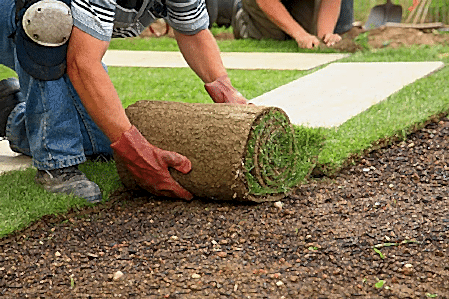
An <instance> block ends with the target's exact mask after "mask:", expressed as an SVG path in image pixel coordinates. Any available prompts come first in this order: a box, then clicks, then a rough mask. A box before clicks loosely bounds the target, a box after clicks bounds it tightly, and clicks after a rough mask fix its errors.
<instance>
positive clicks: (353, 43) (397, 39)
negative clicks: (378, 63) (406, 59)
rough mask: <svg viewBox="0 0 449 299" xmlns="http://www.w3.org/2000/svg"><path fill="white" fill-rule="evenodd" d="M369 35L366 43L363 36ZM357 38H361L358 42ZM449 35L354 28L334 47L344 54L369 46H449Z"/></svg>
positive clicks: (376, 47) (414, 30)
mask: <svg viewBox="0 0 449 299" xmlns="http://www.w3.org/2000/svg"><path fill="white" fill-rule="evenodd" d="M362 34H364V35H367V36H366V38H365V41H364V40H363V37H364V36H363V35H362ZM357 37H359V38H358V39H359V40H357ZM448 43H449V34H442V33H438V31H435V30H419V29H413V28H395V27H380V28H377V29H373V30H370V31H368V32H366V31H365V30H363V29H362V28H360V27H353V28H352V29H351V30H350V31H348V32H347V33H345V34H343V35H342V40H341V41H340V42H339V43H337V44H336V45H335V46H333V48H334V49H337V50H340V51H344V52H356V51H358V50H362V49H363V48H364V47H366V46H369V47H370V48H372V49H380V48H393V49H395V48H398V47H402V46H411V45H429V46H434V45H438V44H448Z"/></svg>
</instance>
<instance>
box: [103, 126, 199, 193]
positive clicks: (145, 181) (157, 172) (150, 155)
mask: <svg viewBox="0 0 449 299" xmlns="http://www.w3.org/2000/svg"><path fill="white" fill-rule="evenodd" d="M111 148H112V149H113V150H114V152H115V154H116V155H117V156H118V157H119V158H120V159H121V160H122V161H123V162H124V164H125V166H126V168H127V169H128V170H129V171H130V172H131V173H132V174H133V176H134V179H135V180H136V181H137V184H138V185H139V186H140V187H142V188H143V189H145V190H147V191H149V192H151V193H152V194H155V195H159V196H168V197H179V198H183V199H186V200H190V199H192V197H193V195H192V194H191V193H190V192H189V191H187V190H186V189H184V188H183V187H181V185H179V183H178V182H176V181H175V180H174V179H173V178H172V176H171V175H170V172H169V170H168V168H169V167H173V168H174V169H176V170H178V171H180V172H181V173H184V174H187V173H188V172H189V171H190V170H191V168H192V164H191V162H190V160H189V159H187V158H186V157H184V156H183V155H180V154H178V153H175V152H170V151H165V150H162V149H160V148H157V147H155V146H154V145H152V144H150V143H149V142H148V141H147V140H146V139H145V137H143V136H142V134H140V132H139V131H138V130H137V128H136V127H134V126H132V127H131V129H130V130H128V131H126V132H125V133H123V135H122V136H121V137H120V139H119V140H117V141H116V142H114V143H113V144H111Z"/></svg>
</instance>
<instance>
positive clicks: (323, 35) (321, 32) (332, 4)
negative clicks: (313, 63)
mask: <svg viewBox="0 0 449 299" xmlns="http://www.w3.org/2000/svg"><path fill="white" fill-rule="evenodd" d="M340 7H341V0H322V1H321V4H320V8H319V10H318V20H317V31H318V38H320V39H322V40H323V42H324V43H325V44H326V45H327V46H332V45H334V44H335V43H337V42H339V41H340V40H341V36H340V35H338V34H334V30H335V25H336V24H337V21H338V16H339V15H340Z"/></svg>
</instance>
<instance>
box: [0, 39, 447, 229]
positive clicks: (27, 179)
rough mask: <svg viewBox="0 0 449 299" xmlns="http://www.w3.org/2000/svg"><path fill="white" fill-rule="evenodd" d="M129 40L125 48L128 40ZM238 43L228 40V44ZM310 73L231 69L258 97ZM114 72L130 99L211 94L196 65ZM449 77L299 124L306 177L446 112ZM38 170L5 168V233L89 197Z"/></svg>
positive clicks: (400, 52) (440, 49) (0, 179)
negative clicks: (46, 180) (54, 188)
mask: <svg viewBox="0 0 449 299" xmlns="http://www.w3.org/2000/svg"><path fill="white" fill-rule="evenodd" d="M123 42H124V44H123V47H124V48H126V47H128V46H129V45H126V43H125V41H123ZM127 42H130V41H127ZM145 42H147V41H145ZM166 42H168V41H164V40H163V39H154V40H153V41H152V43H154V45H153V47H154V48H152V49H157V48H158V47H160V49H162V48H163V47H164V43H166ZM170 42H173V41H170ZM158 43H160V44H159V45H156V44H158ZM241 45H246V46H245V47H246V48H245V50H248V51H251V50H253V51H256V50H261V49H263V51H268V52H273V51H278V50H279V49H283V50H285V51H286V52H291V51H297V49H296V48H295V45H294V44H292V43H290V42H277V43H270V42H269V41H266V42H255V41H252V42H248V43H242V44H240V46H241ZM174 46H175V45H174ZM221 47H222V48H223V47H225V46H224V45H223V44H222V45H221ZM226 47H227V45H226ZM233 47H234V46H233V45H232V43H230V45H229V49H231V48H233ZM251 47H252V48H251ZM314 51H321V50H314ZM446 53H449V47H448V46H443V45H439V46H434V47H411V48H401V49H394V50H391V49H381V50H366V51H363V52H359V53H356V54H353V55H351V56H350V57H348V58H346V59H344V60H343V61H348V62H358V61H424V60H443V61H445V62H446V63H447V62H448V58H447V57H446V58H443V57H444V56H442V54H446ZM308 73H310V71H309V72H304V71H274V70H257V71H244V70H229V74H230V77H231V79H232V82H233V84H234V85H235V86H236V87H237V88H238V89H239V90H240V91H241V92H242V93H243V95H244V96H246V97H247V98H254V97H256V96H258V95H261V94H263V93H264V92H267V91H269V90H272V89H274V88H276V87H278V86H280V85H283V84H285V83H288V82H290V81H292V80H295V79H297V78H299V77H301V76H304V75H306V74H308ZM109 74H110V77H111V79H112V81H113V83H114V85H115V86H116V88H117V91H118V93H119V96H120V98H121V99H122V101H123V104H124V106H125V107H126V106H128V105H129V104H131V103H134V102H135V101H137V100H141V99H153V100H154V99H157V100H174V101H184V102H202V103H205V102H211V100H210V98H209V97H208V95H207V93H206V92H205V91H204V88H203V84H202V82H201V81H200V80H199V79H198V78H197V77H196V76H195V74H194V73H193V72H192V71H191V70H190V69H151V68H118V67H110V68H109ZM12 75H15V74H14V73H13V72H11V71H9V70H7V69H6V68H4V67H1V66H0V79H2V78H6V77H9V76H12ZM448 79H449V69H448V67H445V68H443V69H442V70H440V71H438V72H436V73H435V74H432V75H430V76H429V77H426V78H423V79H421V80H418V81H417V82H415V83H413V84H411V85H409V86H407V87H405V88H403V89H402V90H401V91H399V92H398V93H396V94H394V95H392V96H391V97H390V98H389V99H387V100H386V101H384V102H382V103H379V104H377V105H374V106H373V107H371V108H370V109H368V110H367V111H365V112H363V113H361V114H359V115H357V116H356V117H354V118H352V119H351V120H349V121H347V122H346V123H344V124H342V125H341V126H340V127H338V128H336V129H325V128H306V127H295V135H296V142H297V149H298V155H299V156H300V157H301V159H302V161H301V163H300V169H299V168H298V172H301V173H302V176H303V178H304V177H305V175H306V174H307V173H308V172H309V171H310V169H311V168H312V167H313V166H314V165H315V164H317V165H318V167H319V168H320V169H322V170H324V171H327V172H332V171H335V170H337V169H338V168H339V167H341V166H342V165H344V164H345V163H347V162H348V161H350V160H348V159H349V158H351V157H352V156H353V155H357V154H360V153H363V152H365V151H367V150H369V149H370V148H372V147H373V146H376V144H377V142H378V141H379V140H383V139H386V140H391V139H394V138H401V137H403V136H404V135H405V134H406V133H407V132H408V131H409V130H410V128H412V127H413V126H415V125H417V124H419V123H422V122H424V121H426V120H427V119H429V117H430V116H432V115H436V114H439V113H442V112H447V111H448V105H449V96H448V94H449V92H448V87H447V82H448ZM174 86H175V87H174ZM82 170H83V171H85V172H86V173H87V174H88V176H89V177H90V178H92V179H93V180H94V181H95V182H97V183H98V184H99V185H100V187H101V188H102V190H104V194H105V197H107V195H108V194H109V193H110V192H111V191H112V190H114V189H116V188H117V186H119V180H118V176H117V173H116V171H115V168H114V165H113V163H106V164H105V163H87V164H85V165H82ZM34 173H35V170H26V171H15V172H11V173H8V174H5V175H2V176H0V185H1V186H2V188H0V198H1V199H2V200H1V202H0V237H1V236H4V235H6V234H9V233H11V232H13V231H15V230H18V229H21V228H24V227H26V226H28V225H29V224H30V223H31V222H33V221H35V220H37V219H39V218H40V217H42V216H43V215H46V214H55V213H64V212H66V211H67V210H68V209H71V208H77V207H82V206H83V205H85V203H84V202H83V201H82V200H78V199H75V198H73V197H69V196H63V195H52V194H49V193H47V192H45V191H43V190H42V189H41V188H39V187H38V186H36V185H35V184H34V182H33V176H34Z"/></svg>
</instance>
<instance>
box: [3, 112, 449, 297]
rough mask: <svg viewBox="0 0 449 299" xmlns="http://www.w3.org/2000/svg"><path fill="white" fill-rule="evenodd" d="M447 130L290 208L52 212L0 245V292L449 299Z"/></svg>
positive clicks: (319, 184)
mask: <svg viewBox="0 0 449 299" xmlns="http://www.w3.org/2000/svg"><path fill="white" fill-rule="evenodd" d="M448 136H449V119H447V118H443V119H441V120H440V121H438V122H435V123H430V124H429V125H427V126H426V127H425V128H424V129H422V130H420V131H418V132H416V133H414V134H411V135H410V136H409V137H408V139H407V140H406V141H403V142H400V143H397V144H393V145H391V146H389V147H387V148H384V149H381V150H378V151H375V152H372V153H371V154H369V155H368V156H366V157H365V158H364V159H363V160H361V162H360V163H358V164H356V165H354V166H352V167H349V168H347V169H344V170H343V171H342V172H341V173H339V174H338V175H337V176H336V177H335V178H332V179H328V178H326V179H322V180H312V181H310V182H309V184H307V185H304V186H302V187H299V188H298V189H297V190H296V191H295V192H294V195H292V196H290V197H288V198H287V199H285V200H283V207H282V208H280V207H277V206H276V205H274V204H273V203H268V202H266V203H262V204H257V205H256V204H250V205H249V204H239V203H232V202H215V201H206V200H193V201H191V202H184V201H181V200H168V199H163V198H157V197H148V196H146V195H142V194H133V193H129V192H125V191H122V192H121V193H120V192H117V193H116V194H115V195H114V196H113V197H112V199H111V201H109V202H107V203H105V204H102V205H99V206H97V207H95V208H92V209H87V210H84V211H82V212H77V213H70V214H68V215H66V216H61V217H45V218H44V219H42V221H39V222H37V223H36V224H35V225H33V226H32V227H30V228H28V229H26V230H24V231H22V232H20V233H18V234H17V235H15V236H11V237H8V238H4V239H3V240H1V241H0V295H1V296H3V297H4V298H112V297H124V298H349V297H350V298H352V297H360V298H386V297H388V298H427V297H426V296H433V295H435V294H437V295H438V297H437V298H449V262H448V261H449V198H448V196H449V187H448V185H449V167H448V165H447V152H448V151H449V137H448ZM375 246H377V247H376V249H377V250H379V252H376V251H375V250H374V248H375ZM381 255H382V256H381ZM118 271H121V273H123V276H122V277H121V278H117V277H116V278H114V274H116V273H118ZM116 275H117V274H116ZM380 281H383V282H384V283H383V285H382V286H381V285H380V284H381V282H380ZM376 284H377V287H376ZM426 294H427V295H426Z"/></svg>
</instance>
